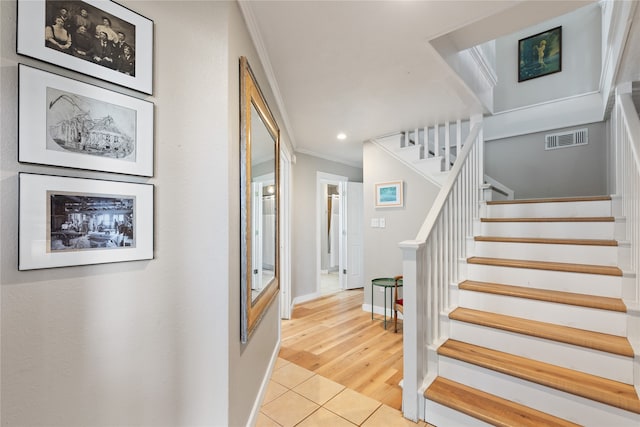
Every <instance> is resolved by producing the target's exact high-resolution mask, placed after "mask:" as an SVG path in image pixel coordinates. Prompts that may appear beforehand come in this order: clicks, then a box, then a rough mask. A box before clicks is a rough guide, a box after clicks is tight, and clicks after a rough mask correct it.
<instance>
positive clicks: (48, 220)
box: [18, 173, 153, 270]
mask: <svg viewBox="0 0 640 427" xmlns="http://www.w3.org/2000/svg"><path fill="white" fill-rule="evenodd" d="M19 185H20V195H19V199H20V202H19V227H18V231H19V236H18V242H19V250H18V270H34V269H41V268H53V267H69V266H76V265H88V264H103V263H111V262H122V261H135V260H149V259H153V185H152V184H137V183H129V182H116V181H104V180H96V179H86V178H70V177H63V176H52V175H39V174H31V173H20V174H19Z"/></svg>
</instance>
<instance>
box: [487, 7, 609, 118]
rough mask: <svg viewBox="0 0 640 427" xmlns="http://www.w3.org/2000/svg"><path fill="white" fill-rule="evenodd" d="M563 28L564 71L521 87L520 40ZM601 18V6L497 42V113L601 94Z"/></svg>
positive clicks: (585, 9) (522, 84)
mask: <svg viewBox="0 0 640 427" xmlns="http://www.w3.org/2000/svg"><path fill="white" fill-rule="evenodd" d="M560 25H561V26H562V71H561V72H559V73H555V74H550V75H547V76H544V77H539V78H536V79H532V80H527V81H524V82H521V83H518V40H520V39H522V38H524V37H528V36H531V35H534V34H537V33H540V32H542V31H546V30H549V29H551V28H554V27H557V26H560ZM601 26H602V22H601V18H600V7H599V6H598V5H597V4H593V5H590V6H586V7H583V8H581V9H578V10H577V11H575V12H572V13H570V14H567V15H563V16H559V17H557V18H554V19H551V20H549V21H546V22H544V23H542V24H539V25H536V26H533V27H529V28H527V29H525V30H522V31H518V32H517V33H514V34H511V35H509V36H506V37H501V38H499V39H497V40H496V72H497V75H498V83H497V85H496V87H495V90H494V112H500V111H506V110H512V109H515V108H520V107H524V106H529V105H533V104H539V103H543V102H548V101H550V100H554V99H561V98H566V97H571V96H575V95H579V94H584V93H589V92H593V91H597V90H598V89H599V83H600V70H601V63H602V58H601V43H600V39H601V31H600V30H601Z"/></svg>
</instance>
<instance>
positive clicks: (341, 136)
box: [336, 132, 347, 141]
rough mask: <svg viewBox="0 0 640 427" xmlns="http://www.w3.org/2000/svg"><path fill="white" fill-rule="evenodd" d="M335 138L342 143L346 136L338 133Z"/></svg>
mask: <svg viewBox="0 0 640 427" xmlns="http://www.w3.org/2000/svg"><path fill="white" fill-rule="evenodd" d="M336 138H338V139H339V140H341V141H342V140H343V139H347V135H345V134H344V133H343V132H340V133H339V134H338V136H337V137H336Z"/></svg>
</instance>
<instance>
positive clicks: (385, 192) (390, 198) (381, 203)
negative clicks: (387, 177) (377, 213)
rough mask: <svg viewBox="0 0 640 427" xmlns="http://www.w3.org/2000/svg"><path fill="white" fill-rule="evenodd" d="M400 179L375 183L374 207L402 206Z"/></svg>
mask: <svg viewBox="0 0 640 427" xmlns="http://www.w3.org/2000/svg"><path fill="white" fill-rule="evenodd" d="M402 190H403V189H402V181H390V182H380V183H377V184H376V185H375V198H376V199H375V207H376V208H392V207H402V206H404V199H403V191H402Z"/></svg>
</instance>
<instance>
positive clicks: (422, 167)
mask: <svg viewBox="0 0 640 427" xmlns="http://www.w3.org/2000/svg"><path fill="white" fill-rule="evenodd" d="M411 163H412V164H413V165H414V166H415V167H416V168H417V169H418V170H419V171H421V172H424V173H427V174H439V173H440V172H441V171H442V157H431V158H428V159H418V157H416V158H415V159H413V161H411Z"/></svg>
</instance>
